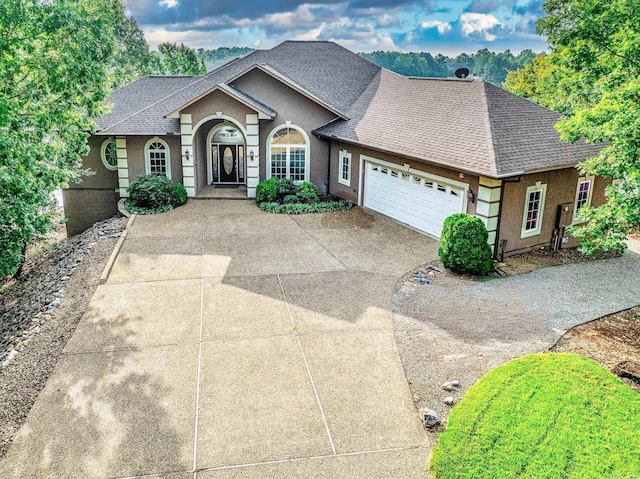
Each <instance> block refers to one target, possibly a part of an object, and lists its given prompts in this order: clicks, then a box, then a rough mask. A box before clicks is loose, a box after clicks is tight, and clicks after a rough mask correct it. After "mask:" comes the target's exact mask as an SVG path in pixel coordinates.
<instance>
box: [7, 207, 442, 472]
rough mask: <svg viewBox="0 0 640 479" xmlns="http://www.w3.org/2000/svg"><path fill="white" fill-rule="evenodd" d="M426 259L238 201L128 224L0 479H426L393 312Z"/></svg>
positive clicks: (378, 227)
mask: <svg viewBox="0 0 640 479" xmlns="http://www.w3.org/2000/svg"><path fill="white" fill-rule="evenodd" d="M436 248H437V243H436V242H435V241H433V240H431V239H429V238H427V237H425V236H423V235H420V234H417V233H414V232H412V231H410V230H408V229H406V228H403V227H401V226H398V225H396V224H394V223H392V222H390V221H386V220H382V219H378V220H376V221H375V222H374V223H373V227H372V228H370V229H329V228H325V227H324V226H323V225H322V224H321V223H320V221H319V220H318V216H303V217H299V218H293V217H289V216H279V215H268V214H265V213H262V212H261V211H259V210H258V209H257V208H256V207H255V206H254V205H253V204H252V203H251V202H246V201H222V200H220V201H191V202H189V204H187V205H186V206H184V207H181V208H179V209H177V210H174V211H172V212H169V213H165V214H162V215H155V216H148V217H144V216H141V217H137V218H136V220H135V221H134V223H133V226H132V228H131V230H130V232H129V236H128V237H127V239H126V241H125V242H124V245H123V248H122V251H121V252H120V255H119V257H118V259H117V261H116V264H115V266H114V268H113V270H112V272H111V275H110V277H109V280H108V282H107V283H106V284H104V285H102V286H100V287H99V288H98V289H97V291H96V293H95V295H94V297H93V299H92V302H91V304H90V307H89V310H88V311H87V313H86V314H85V317H84V318H83V320H82V321H81V322H80V324H79V325H78V328H77V330H76V332H75V335H74V336H73V338H72V339H71V341H70V342H69V343H68V345H67V347H66V350H65V354H64V355H63V357H62V358H61V359H60V360H59V362H58V364H57V366H56V369H55V371H54V373H53V374H52V376H51V377H50V378H49V381H48V382H47V385H46V387H45V389H44V390H43V392H42V393H41V394H40V396H39V398H38V400H37V401H36V403H35V405H34V407H33V409H32V410H31V413H30V415H29V417H28V419H27V422H26V423H25V425H24V426H23V427H22V429H21V430H20V431H19V433H18V434H17V435H16V438H15V440H14V443H13V445H12V447H11V449H10V451H9V453H8V454H7V456H6V457H5V458H4V460H3V461H2V463H0V477H3V478H14V477H15V478H25V477H29V478H39V477H43V478H44V477H46V478H57V477H59V478H76V477H77V478H83V479H84V478H125V477H167V478H179V479H182V478H193V477H197V478H202V479H204V478H208V479H213V478H235V477H242V478H265V477H274V478H294V477H303V478H305V479H312V478H320V477H330V478H341V477H344V478H368V479H371V478H423V477H425V474H426V470H427V461H428V456H429V450H428V441H427V437H426V435H425V433H424V431H423V429H422V426H421V423H420V420H419V417H418V414H417V412H416V409H415V406H414V403H413V400H412V397H411V393H410V391H409V387H408V385H407V382H406V378H405V375H404V371H403V369H402V365H401V362H400V358H399V355H398V350H397V347H396V342H395V339H394V332H393V321H392V312H391V309H392V305H391V302H392V301H391V298H392V295H393V289H394V284H395V281H396V279H397V278H398V277H399V276H401V275H402V274H403V273H404V272H406V271H408V270H409V269H411V268H413V267H414V266H415V265H417V264H420V263H421V262H424V261H425V260H427V259H428V258H432V257H435V256H434V255H435V254H436Z"/></svg>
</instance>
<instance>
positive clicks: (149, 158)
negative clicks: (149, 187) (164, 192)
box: [145, 138, 171, 178]
mask: <svg viewBox="0 0 640 479" xmlns="http://www.w3.org/2000/svg"><path fill="white" fill-rule="evenodd" d="M145 159H146V166H147V174H148V175H164V176H166V177H167V178H171V163H170V159H169V146H168V145H167V144H166V143H165V142H164V141H162V140H161V139H160V138H154V139H152V140H149V141H148V142H147V146H146V148H145Z"/></svg>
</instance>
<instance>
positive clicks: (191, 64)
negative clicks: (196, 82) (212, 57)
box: [158, 43, 207, 75]
mask: <svg viewBox="0 0 640 479" xmlns="http://www.w3.org/2000/svg"><path fill="white" fill-rule="evenodd" d="M158 50H159V51H160V58H161V60H160V61H161V69H162V73H164V74H165V75H204V74H205V73H207V68H206V67H205V64H204V59H203V58H199V57H198V55H197V54H196V52H195V51H194V50H193V49H191V48H189V47H188V46H186V45H184V44H182V43H181V44H180V45H176V44H175V43H161V44H160V45H158Z"/></svg>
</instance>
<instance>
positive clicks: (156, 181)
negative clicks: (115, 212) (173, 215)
mask: <svg viewBox="0 0 640 479" xmlns="http://www.w3.org/2000/svg"><path fill="white" fill-rule="evenodd" d="M172 192H173V186H172V185H171V180H170V179H169V178H167V177H166V176H162V175H146V176H137V177H136V179H135V180H133V182H132V183H131V185H130V186H129V188H127V193H129V200H128V201H127V205H129V206H126V208H127V209H128V210H129V211H131V212H134V211H133V210H132V209H131V208H136V209H138V210H139V209H144V210H152V211H154V212H155V211H160V210H161V211H168V210H170V209H171V208H172V206H171V201H172ZM136 212H138V211H136Z"/></svg>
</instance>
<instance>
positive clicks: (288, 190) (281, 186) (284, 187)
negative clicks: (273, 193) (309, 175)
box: [276, 178, 296, 201]
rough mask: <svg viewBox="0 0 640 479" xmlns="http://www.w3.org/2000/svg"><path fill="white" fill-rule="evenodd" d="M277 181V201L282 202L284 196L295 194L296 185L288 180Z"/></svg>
mask: <svg viewBox="0 0 640 479" xmlns="http://www.w3.org/2000/svg"><path fill="white" fill-rule="evenodd" d="M276 181H277V189H278V200H279V201H282V200H283V199H284V197H285V196H289V195H295V194H296V185H295V183H294V182H293V180H290V179H289V178H280V179H279V180H276Z"/></svg>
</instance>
